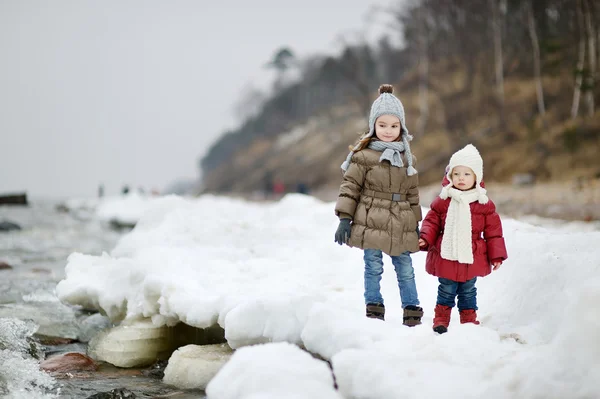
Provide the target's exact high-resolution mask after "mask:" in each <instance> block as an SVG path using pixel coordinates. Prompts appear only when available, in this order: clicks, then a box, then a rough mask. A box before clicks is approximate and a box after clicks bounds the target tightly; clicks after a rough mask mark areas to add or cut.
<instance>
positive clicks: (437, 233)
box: [419, 144, 507, 334]
mask: <svg viewBox="0 0 600 399" xmlns="http://www.w3.org/2000/svg"><path fill="white" fill-rule="evenodd" d="M443 184H444V187H443V188H442V191H441V193H440V195H439V197H437V198H436V199H435V200H433V202H432V203H431V210H430V211H429V212H428V213H427V216H426V217H425V220H423V224H422V225H421V238H420V239H419V246H420V247H421V249H423V250H427V260H426V263H425V268H426V270H427V272H428V273H429V274H432V275H434V276H437V277H438V278H439V279H438V280H439V283H440V285H439V287H438V295H437V303H436V306H435V316H434V318H433V330H434V331H435V332H437V333H439V334H443V333H445V332H446V331H448V325H449V324H450V314H451V312H452V308H453V307H454V305H455V299H456V297H457V296H458V310H459V311H460V322H461V323H474V324H479V322H478V321H477V289H476V288H475V282H476V281H477V277H483V276H487V275H488V274H490V273H491V271H492V268H493V270H498V268H499V267H500V265H501V264H502V262H503V261H504V260H505V259H506V258H507V255H506V246H505V245H504V238H503V237H502V223H501V221H500V216H498V214H497V213H496V206H495V205H494V203H493V202H492V201H491V200H490V199H489V198H488V196H487V193H486V190H485V188H483V185H482V184H483V159H482V158H481V155H479V151H477V148H475V147H474V146H473V145H471V144H469V145H467V146H466V147H465V148H463V149H462V150H459V151H457V152H456V153H454V155H452V157H451V158H450V164H449V165H448V168H447V170H446V177H445V178H444V182H443ZM490 265H491V266H490Z"/></svg>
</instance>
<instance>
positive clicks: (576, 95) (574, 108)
mask: <svg viewBox="0 0 600 399" xmlns="http://www.w3.org/2000/svg"><path fill="white" fill-rule="evenodd" d="M582 2H583V0H577V25H578V26H579V50H578V56H577V67H576V69H575V88H574V90H573V104H572V105H571V118H576V117H577V114H578V113H579V99H580V98H581V84H582V82H583V63H584V62H585V32H584V30H583V11H582V5H581V3H582Z"/></svg>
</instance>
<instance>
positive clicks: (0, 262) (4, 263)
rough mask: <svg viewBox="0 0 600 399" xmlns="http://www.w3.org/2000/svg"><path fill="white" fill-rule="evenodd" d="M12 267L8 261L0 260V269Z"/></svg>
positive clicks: (10, 268)
mask: <svg viewBox="0 0 600 399" xmlns="http://www.w3.org/2000/svg"><path fill="white" fill-rule="evenodd" d="M12 268H13V267H12V266H11V265H9V264H8V263H6V262H2V261H0V270H12Z"/></svg>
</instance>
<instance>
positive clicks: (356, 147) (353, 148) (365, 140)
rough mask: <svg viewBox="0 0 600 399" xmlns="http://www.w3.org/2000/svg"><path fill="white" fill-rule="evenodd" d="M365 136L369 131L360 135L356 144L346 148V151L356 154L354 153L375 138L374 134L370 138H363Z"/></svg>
mask: <svg viewBox="0 0 600 399" xmlns="http://www.w3.org/2000/svg"><path fill="white" fill-rule="evenodd" d="M367 134H369V130H367V131H366V132H364V133H361V135H360V137H359V139H358V140H356V142H355V143H354V144H352V145H349V146H348V149H349V150H350V151H353V152H356V151H360V150H362V149H364V148H366V147H367V146H368V145H369V143H370V142H371V139H372V138H373V137H375V133H373V135H372V136H371V137H365V136H366V135H367Z"/></svg>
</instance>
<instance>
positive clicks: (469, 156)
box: [440, 144, 488, 204]
mask: <svg viewBox="0 0 600 399" xmlns="http://www.w3.org/2000/svg"><path fill="white" fill-rule="evenodd" d="M456 166H467V167H469V168H471V169H472V170H473V172H474V173H475V190H477V193H478V199H477V201H478V202H479V203H480V204H486V203H487V202H488V197H487V191H486V189H485V188H483V187H482V186H481V182H482V181H483V158H481V155H480V154H479V151H478V150H477V148H475V146H474V145H473V144H467V145H466V146H465V147H464V148H462V149H460V150H458V151H456V152H455V153H454V154H453V155H452V156H451V157H450V163H449V164H448V167H447V168H446V178H447V179H448V181H449V184H447V185H446V186H444V187H443V188H442V192H441V193H440V198H441V199H446V198H448V191H449V190H450V188H452V187H454V186H453V185H452V170H453V169H454V168H455V167H456Z"/></svg>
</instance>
